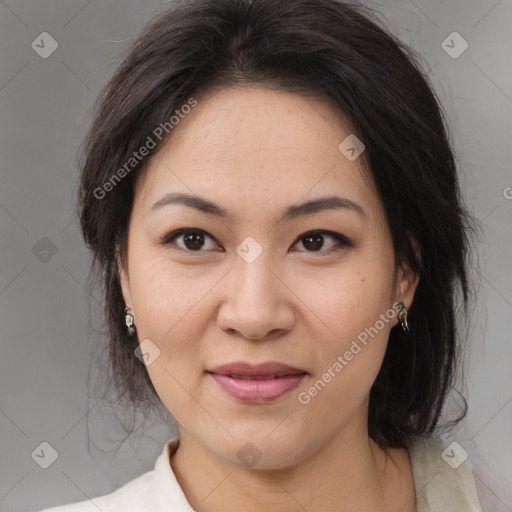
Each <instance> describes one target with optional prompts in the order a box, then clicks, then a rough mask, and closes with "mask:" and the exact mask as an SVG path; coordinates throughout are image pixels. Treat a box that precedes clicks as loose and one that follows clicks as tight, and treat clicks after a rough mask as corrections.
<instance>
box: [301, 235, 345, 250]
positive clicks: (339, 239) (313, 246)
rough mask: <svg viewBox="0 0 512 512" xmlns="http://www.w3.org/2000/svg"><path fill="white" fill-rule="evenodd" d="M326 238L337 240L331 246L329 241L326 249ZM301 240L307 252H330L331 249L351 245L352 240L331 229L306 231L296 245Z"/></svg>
mask: <svg viewBox="0 0 512 512" xmlns="http://www.w3.org/2000/svg"><path fill="white" fill-rule="evenodd" d="M326 238H330V239H331V240H334V242H335V243H332V242H331V245H330V246H329V243H328V244H327V249H325V239H326ZM299 242H301V243H302V246H303V247H304V248H305V249H306V252H330V251H331V250H336V249H339V248H342V247H343V246H346V245H350V242H349V240H348V239H347V238H346V237H344V236H343V235H340V234H338V233H333V232H331V231H312V232H309V233H305V234H304V235H301V236H300V237H299V238H298V240H297V241H296V242H295V244H294V245H296V244H297V243H299ZM322 249H325V250H322Z"/></svg>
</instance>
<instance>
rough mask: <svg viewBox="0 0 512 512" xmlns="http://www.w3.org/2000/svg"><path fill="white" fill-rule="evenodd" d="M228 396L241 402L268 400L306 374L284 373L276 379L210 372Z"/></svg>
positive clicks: (276, 396)
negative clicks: (256, 378)
mask: <svg viewBox="0 0 512 512" xmlns="http://www.w3.org/2000/svg"><path fill="white" fill-rule="evenodd" d="M210 375H211V376H212V377H213V378H214V379H215V380H216V381H217V383H218V384H219V385H220V387H221V388H222V389H223V390H224V391H225V392H226V393H227V394H228V395H230V396H232V397H234V398H237V399H238V400H241V401H243V402H270V401H271V400H275V399H276V398H279V397H280V396H282V395H284V394H285V393H288V392H289V391H291V390H292V389H294V388H296V387H297V386H298V385H299V384H300V383H301V382H302V380H303V379H304V377H305V376H306V374H305V373H300V374H297V375H285V376H284V377H280V378H278V379H268V380H242V379H234V378H232V377H229V376H228V375H217V374H216V373H211V374H210Z"/></svg>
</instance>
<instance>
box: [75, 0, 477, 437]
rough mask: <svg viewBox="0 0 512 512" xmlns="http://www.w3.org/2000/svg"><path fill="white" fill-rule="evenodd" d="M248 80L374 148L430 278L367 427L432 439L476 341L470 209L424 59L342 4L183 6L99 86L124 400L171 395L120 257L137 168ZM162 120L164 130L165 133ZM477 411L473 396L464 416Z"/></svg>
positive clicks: (95, 197)
mask: <svg viewBox="0 0 512 512" xmlns="http://www.w3.org/2000/svg"><path fill="white" fill-rule="evenodd" d="M251 83H252V84H263V85H265V86H268V87H271V88H276V89H280V90H284V91H290V92H298V93H305V94H314V95H317V96H320V97H323V98H325V99H326V100H328V101H329V102H331V104H332V105H334V106H335V107H333V108H338V110H339V113H340V114H341V115H343V116H344V117H345V118H346V119H348V120H349V122H350V124H351V127H352V131H353V133H355V134H356V135H357V137H358V138H360V139H361V140H362V141H363V142H364V144H365V145H366V150H365V152H364V154H363V157H364V162H365V163H366V165H367V167H368V169H369V172H370V174H371V179H372V182H373V183H374V184H375V188H376V190H377V192H378V194H379V196H380V199H381V201H382V203H383V205H384V209H385V212H386V216H387V221H388V223H389V226H390V230H391V233H392V241H393V247H394V251H395V259H396V266H397V268H399V266H407V267H409V268H410V269H411V270H412V271H413V272H416V273H418V274H419V276H420V281H419V285H418V287H417V290H416V295H415V298H414V301H413V303H412V305H411V308H410V310H409V325H410V332H409V333H404V332H402V330H401V329H400V327H399V326H398V327H394V328H393V329H392V330H391V334H390V339H389V344H388V348H387V352H386V355H385V358H384V361H383V364H382V367H381V370H380V373H379V374H378V376H377V378H376V381H375V383H374V385H373V387H372V389H371V392H370V407H369V420H368V421H369V433H370V435H371V437H372V438H373V439H374V440H375V441H376V442H377V443H378V444H379V445H380V446H381V447H396V446H404V439H405V437H406V436H407V435H408V434H409V433H416V434H423V435H431V434H432V433H433V432H434V429H435V427H436V426H437V425H438V423H439V420H440V414H441V412H442V408H443V404H444V403H445V399H446V397H447V393H448V392H449V391H450V389H451V388H452V386H453V385H454V383H455V377H456V372H455V370H456V368H457V364H458V363H459V362H460V360H461V355H462V347H463V342H464V339H465V336H463V337H461V336H459V335H458V334H459V330H458V326H457V321H456V320H457V318H456V317H457V313H461V314H465V319H466V320H467V316H468V304H469V297H470V295H471V293H472V292H471V280H470V279H469V278H468V275H469V268H470V267H469V257H470V255H471V246H470V240H471V237H470V236H469V235H470V233H472V232H474V230H475V227H474V221H473V220H472V217H471V216H470V215H469V213H468V212H467V211H466V210H465V208H464V207H463V202H462V199H461V194H460V191H459V185H458V178H457V169H456V167H457V166H456V161H455V157H454V152H453V150H452V148H451V143H450V141H449V135H448V133H449V132H448V129H447V124H446V121H445V118H444V115H443V111H442V107H441V106H440V102H439V101H438V99H437V97H436V94H435V92H434V89H433V87H432V86H431V85H430V83H429V80H428V78H427V76H426V74H425V73H424V72H423V71H422V67H421V65H420V59H419V57H418V56H417V54H416V53H415V52H413V50H411V49H410V48H408V47H406V46H404V45H403V44H402V43H401V42H400V40H399V39H398V38H396V37H395V36H393V35H392V34H391V33H390V32H389V31H388V30H387V29H386V28H385V27H384V26H383V25H382V26H381V23H380V21H379V20H378V19H377V18H376V16H375V14H373V13H372V11H370V10H369V9H366V8H363V7H362V6H360V5H359V6H355V5H349V4H347V3H343V2H341V1H336V0H187V1H176V2H173V3H172V4H171V7H170V8H169V9H168V10H167V11H166V12H164V13H161V14H159V15H158V16H157V17H156V19H154V20H153V21H152V22H151V23H150V24H148V25H147V26H146V28H145V29H144V31H143V32H142V34H141V35H140V36H139V37H138V39H137V40H136V41H135V42H134V43H133V44H132V46H131V47H130V48H129V50H128V52H127V54H126V55H125V58H124V60H123V62H122V63H121V64H120V66H119V67H118V69H117V70H116V72H115V74H114V76H113V77H112V79H111V80H110V81H109V82H108V84H107V85H106V86H105V88H104V89H103V91H102V93H101V96H100V98H99V99H98V103H97V104H96V108H95V112H94V119H93V122H92V126H91V128H90V131H89V133H88V135H87V138H86V139H85V141H84V145H83V147H82V153H81V156H82V158H81V164H80V165H81V182H80V188H79V204H78V207H79V216H80V221H81V229H82V231H83V236H84V239H85V242H86V244H87V245H88V247H89V248H90V249H91V250H92V253H93V262H92V266H91V273H90V276H91V279H95V280H96V284H98V283H100V285H101V287H102V292H103V293H104V297H105V303H104V308H105V315H106V328H107V332H106V334H107V337H108V346H109V351H108V356H109V362H110V371H111V375H110V377H111V381H112V383H113V384H114V388H115V389H116V390H117V391H118V396H117V397H116V400H117V401H118V402H119V401H122V400H124V399H126V402H127V403H128V404H134V405H135V406H138V407H142V408H152V407H154V406H157V407H160V406H161V405H162V404H161V403H160V400H159V398H158V396H157V395H156V392H155V390H154V388H153V385H152V383H151V381H150V379H149V376H148V373H147V371H146V368H145V366H144V365H143V364H142V363H141V362H140V361H139V360H138V359H137V358H136V357H135V356H134V349H135V348H136V347H137V346H138V341H139V340H138V339H137V336H134V337H133V338H130V337H128V336H127V334H126V331H125V328H124V314H123V309H124V306H125V304H124V301H123V297H122V293H121V287H120V281H119V272H118V268H117V265H116V255H117V254H118V255H119V258H120V261H121V263H122V264H123V265H125V264H126V241H127V233H128V227H129V219H130V214H131V209H132V204H133V199H134V180H135V176H136V175H137V174H140V173H141V172H142V171H143V169H144V168H146V166H147V164H148V161H149V159H150V157H151V156H152V155H154V154H155V153H156V152H157V151H158V150H159V149H160V148H161V147H162V146H163V145H164V144H165V142H166V141H167V140H168V139H169V136H170V134H171V133H172V126H170V123H169V120H170V118H171V116H173V115H176V111H177V110H178V111H179V109H180V108H182V106H183V105H185V104H187V102H190V99H191V98H193V96H194V94H197V93H198V91H200V90H202V89H204V88H207V87H213V86H217V87H227V86H230V85H235V84H238V85H242V86H243V85H244V84H251ZM165 123H167V125H165ZM159 126H167V128H168V129H167V130H165V133H163V136H162V137H161V138H160V139H158V140H155V139H157V137H155V135H154V134H155V129H156V128H157V127H159ZM148 137H151V138H152V139H153V141H154V142H155V144H154V147H153V148H151V149H150V150H149V154H148V155H147V157H145V158H144V159H141V160H140V161H137V162H134V161H132V163H133V164H134V165H133V166H131V167H130V168H129V172H124V173H123V172H120V169H122V168H124V169H125V171H127V167H126V163H127V162H129V161H130V159H131V158H133V153H134V151H135V152H136V151H137V150H138V149H139V148H141V147H142V146H144V145H147V141H148ZM123 166H124V167H123ZM120 174H122V179H116V178H115V176H116V175H117V177H118V178H119V177H120ZM114 179H115V180H116V181H113V180H114ZM109 180H110V183H111V186H108V187H107V188H108V193H106V192H105V191H106V189H105V184H106V183H107V182H109ZM104 192H105V193H104ZM100 196H101V197H100ZM410 237H413V238H414V239H415V240H417V242H418V244H419V249H420V252H421V260H420V259H418V258H417V257H416V254H415V252H414V250H413V247H412V245H411V238H410ZM459 292H460V293H459ZM458 305H460V306H461V308H460V311H458V310H457V307H458ZM141 341H142V340H141ZM466 408H467V406H466V403H465V401H464V407H463V413H462V415H461V416H460V418H462V417H463V416H464V415H465V412H466ZM146 410H147V409H146ZM460 418H458V419H457V420H456V421H458V420H459V419H460Z"/></svg>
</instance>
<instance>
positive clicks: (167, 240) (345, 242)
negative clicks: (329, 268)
mask: <svg viewBox="0 0 512 512" xmlns="http://www.w3.org/2000/svg"><path fill="white" fill-rule="evenodd" d="M187 232H194V233H200V234H203V235H205V236H206V237H208V238H210V239H212V240H213V241H214V242H215V243H217V244H218V241H217V240H216V239H215V237H214V236H212V235H210V234H209V233H208V232H206V231H205V230H204V229H200V228H180V229H177V230H175V231H172V232H171V233H169V234H167V235H165V236H164V237H163V239H162V240H161V241H160V242H159V245H163V246H167V245H170V244H171V243H173V241H174V240H175V239H176V238H178V237H180V236H182V235H184V234H185V233H187ZM310 235H323V236H329V237H331V238H333V239H334V240H336V242H337V244H336V245H334V246H333V247H331V248H330V249H327V250H320V251H298V252H305V253H312V254H328V253H330V252H333V251H336V250H339V249H340V246H341V247H344V246H353V244H352V242H351V241H350V240H349V239H348V238H347V237H346V236H344V235H342V234H341V233H337V232H335V231H330V230H328V229H312V230H309V231H306V232H304V233H301V234H300V235H299V236H298V237H297V238H296V239H295V241H294V242H293V243H292V247H293V246H294V245H295V244H297V242H299V241H301V240H302V239H304V238H306V237H308V236H310ZM178 249H179V250H183V249H180V248H178ZM184 252H187V253H191V254H199V253H201V252H207V251H202V250H199V251H191V250H187V251H185V250H184Z"/></svg>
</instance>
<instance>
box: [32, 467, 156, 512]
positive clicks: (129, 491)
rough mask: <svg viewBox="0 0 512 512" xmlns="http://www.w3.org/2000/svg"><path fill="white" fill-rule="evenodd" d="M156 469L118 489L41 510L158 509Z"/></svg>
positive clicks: (48, 511) (93, 511) (56, 511)
mask: <svg viewBox="0 0 512 512" xmlns="http://www.w3.org/2000/svg"><path fill="white" fill-rule="evenodd" d="M154 473H155V471H154V470H151V471H148V472H147V473H144V474H143V475H141V476H139V477H137V478H135V479H134V480H131V481H130V482H128V483H126V484H125V485H123V486H122V487H120V488H119V489H117V490H116V491H114V492H112V493H110V494H106V495H104V496H99V497H97V498H91V499H88V500H84V501H79V502H76V503H69V504H67V505H59V506H58V507H52V508H47V509H44V510H41V511H40V512H98V510H101V511H102V512H120V511H124V510H132V509H133V510H140V511H142V510H156V507H154V506H153V505H154V504H153V500H154V492H153V488H154V481H155V475H154Z"/></svg>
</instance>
